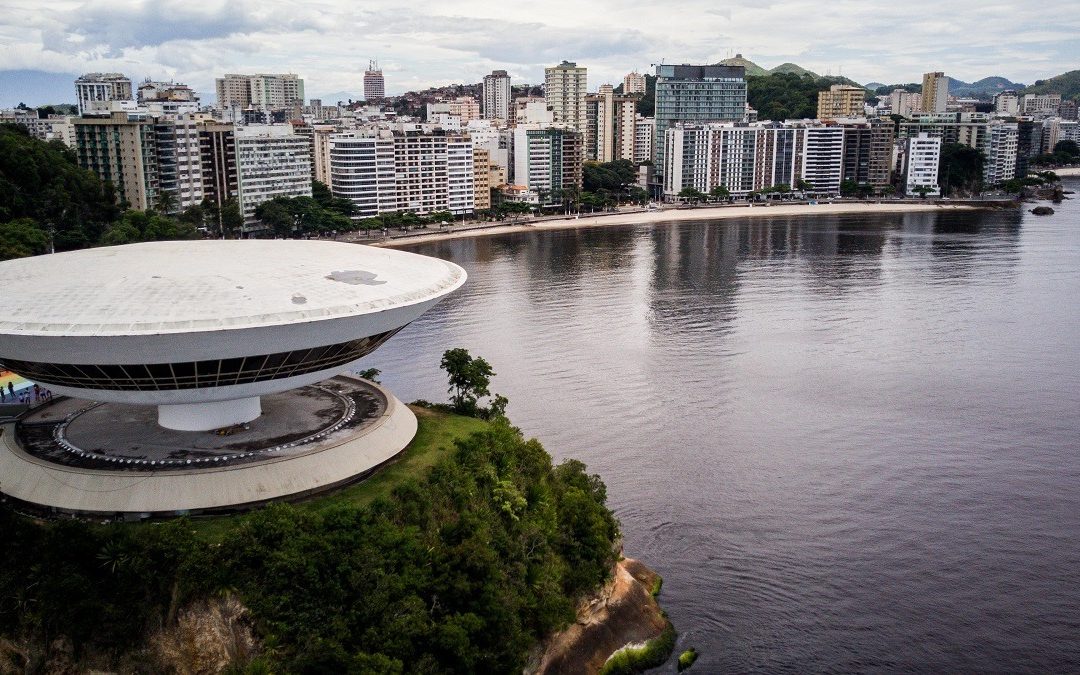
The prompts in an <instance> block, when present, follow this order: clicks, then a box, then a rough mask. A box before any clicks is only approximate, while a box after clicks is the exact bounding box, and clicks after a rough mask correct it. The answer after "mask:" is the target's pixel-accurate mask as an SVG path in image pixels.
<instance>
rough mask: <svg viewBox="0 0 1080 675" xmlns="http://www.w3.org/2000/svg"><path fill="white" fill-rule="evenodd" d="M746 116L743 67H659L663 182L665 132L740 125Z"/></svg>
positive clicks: (659, 164) (658, 130)
mask: <svg viewBox="0 0 1080 675" xmlns="http://www.w3.org/2000/svg"><path fill="white" fill-rule="evenodd" d="M745 115H746V69H745V68H743V67H742V66H691V65H679V66H675V65H659V66H657V67H656V113H655V116H656V131H655V134H654V136H653V138H654V139H655V143H656V151H655V153H654V155H655V157H656V167H657V172H658V174H660V175H658V177H657V178H658V180H659V181H660V182H663V180H662V172H663V167H664V138H665V132H666V131H667V130H668V129H669V128H670V127H671V126H672V125H674V124H675V123H676V122H737V121H740V120H742V119H743V117H744V116H745Z"/></svg>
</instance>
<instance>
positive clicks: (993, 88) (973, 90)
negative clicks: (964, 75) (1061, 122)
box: [717, 54, 1080, 96]
mask: <svg viewBox="0 0 1080 675" xmlns="http://www.w3.org/2000/svg"><path fill="white" fill-rule="evenodd" d="M717 65H722V66H742V67H743V68H745V69H746V76H747V77H765V76H767V75H774V74H776V73H794V74H796V75H810V76H811V77H815V78H817V77H821V76H820V75H818V74H817V73H815V72H814V71H812V70H807V69H806V68H803V67H802V66H800V65H797V64H794V63H782V64H780V65H779V66H776V67H775V68H768V69H767V68H762V67H761V66H759V65H758V64H756V63H754V62H753V61H751V60H750V59H748V58H746V57H744V56H743V55H742V54H736V55H735V56H733V57H732V58H729V59H723V60H722V61H720V62H719V63H718V64H717ZM1074 73H1076V79H1078V80H1080V71H1074ZM1069 74H1070V73H1066V74H1065V75H1062V76H1059V78H1062V77H1067V76H1068V75H1069ZM1059 78H1054V79H1053V80H1046V82H1053V81H1054V80H1057V79H1059ZM829 79H831V80H835V81H836V82H846V83H849V84H853V85H856V86H863V87H865V88H866V89H869V90H870V91H875V90H877V89H880V88H881V87H888V86H892V85H888V84H885V83H883V82H869V83H867V84H865V85H859V84H858V83H857V82H854V81H853V80H850V79H848V78H846V77H839V76H831V77H830V78H829ZM948 80H949V93H951V94H954V95H957V96H992V95H994V94H996V93H998V92H999V91H1003V90H1005V89H1015V90H1017V91H1019V90H1021V89H1023V88H1024V85H1023V84H1021V83H1020V82H1012V81H1010V80H1008V79H1007V78H1004V77H998V76H993V77H984V78H983V79H981V80H977V81H975V82H964V81H963V80H957V79H956V78H952V77H950V78H948ZM897 86H900V85H897ZM1053 86H1059V87H1060V85H1058V84H1056V83H1055V85H1053ZM1077 86H1078V87H1080V83H1078V84H1077ZM1054 91H1057V90H1056V89H1055V90H1054ZM1062 93H1064V92H1062Z"/></svg>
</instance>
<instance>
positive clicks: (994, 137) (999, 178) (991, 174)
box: [983, 123, 1020, 186]
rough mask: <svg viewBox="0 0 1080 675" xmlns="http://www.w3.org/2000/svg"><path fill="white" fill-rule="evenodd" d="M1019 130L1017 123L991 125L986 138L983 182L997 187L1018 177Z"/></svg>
mask: <svg viewBox="0 0 1080 675" xmlns="http://www.w3.org/2000/svg"><path fill="white" fill-rule="evenodd" d="M1019 138H1020V136H1019V129H1018V126H1017V125H1016V124H1015V123H1011V124H991V125H990V130H989V133H988V134H987V136H986V140H987V142H986V149H985V150H984V154H985V155H986V161H985V162H984V163H983V182H984V183H986V184H987V185H991V186H993V185H997V184H998V183H1001V182H1003V181H1007V180H1010V179H1012V178H1015V177H1016V152H1017V147H1018V143H1019Z"/></svg>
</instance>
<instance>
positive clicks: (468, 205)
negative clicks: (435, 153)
mask: <svg viewBox="0 0 1080 675" xmlns="http://www.w3.org/2000/svg"><path fill="white" fill-rule="evenodd" d="M475 168H476V166H475V159H474V157H473V144H472V141H471V140H470V139H469V138H468V137H466V136H453V137H451V138H448V139H447V141H446V183H447V196H446V199H447V206H448V208H449V209H450V212H451V213H453V214H454V215H462V214H466V213H472V212H473V211H474V210H476V179H475V175H474V172H475Z"/></svg>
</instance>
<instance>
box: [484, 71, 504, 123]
mask: <svg viewBox="0 0 1080 675" xmlns="http://www.w3.org/2000/svg"><path fill="white" fill-rule="evenodd" d="M481 113H482V114H483V116H484V119H486V120H504V121H505V120H507V119H509V118H510V76H509V75H507V74H506V71H505V70H493V71H491V74H490V75H485V76H484V101H483V106H482V107H481Z"/></svg>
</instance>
